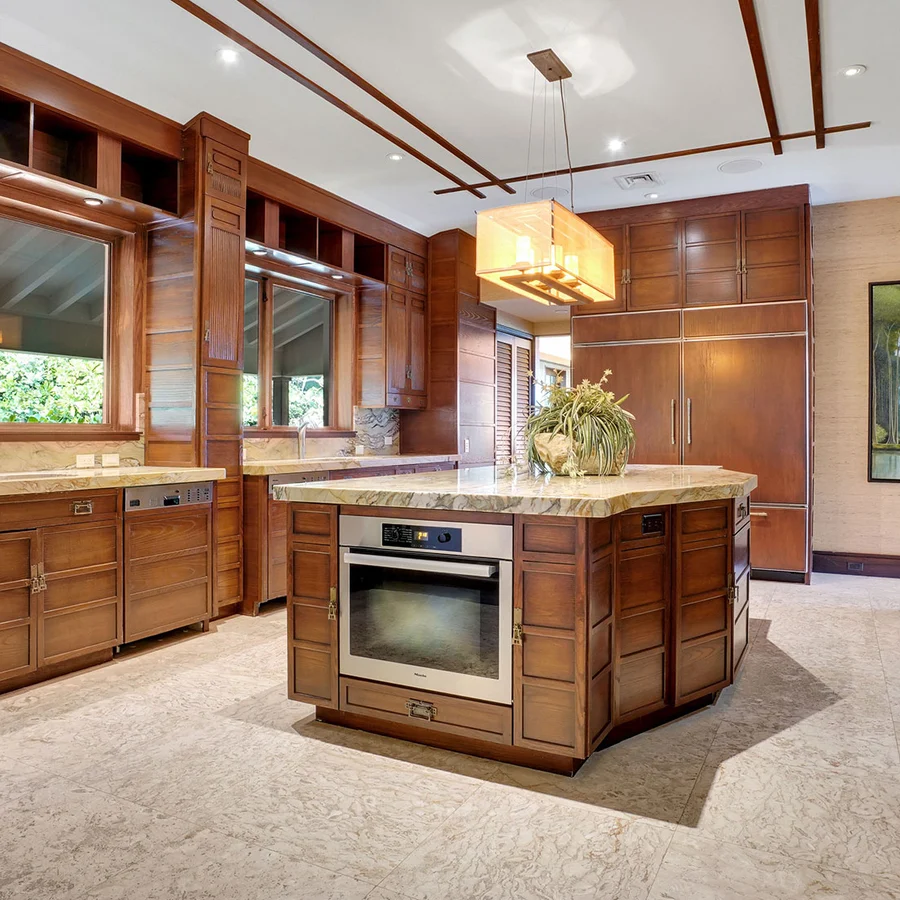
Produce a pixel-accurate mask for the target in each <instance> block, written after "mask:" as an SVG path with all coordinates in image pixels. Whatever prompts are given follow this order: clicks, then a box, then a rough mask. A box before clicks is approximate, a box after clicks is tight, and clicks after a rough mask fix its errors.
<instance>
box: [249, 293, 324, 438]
mask: <svg viewBox="0 0 900 900" xmlns="http://www.w3.org/2000/svg"><path fill="white" fill-rule="evenodd" d="M245 284H246V288H245V293H244V425H245V426H246V427H259V428H262V429H269V428H279V427H292V428H299V427H300V426H302V425H308V426H309V427H310V428H325V427H327V426H329V425H330V424H331V381H332V376H331V373H332V342H333V337H332V332H333V326H332V306H333V303H332V300H331V298H329V297H327V296H325V295H319V294H314V293H311V292H309V291H304V290H298V289H296V288H295V287H290V286H287V285H284V284H280V283H278V282H276V281H273V280H271V279H267V278H262V279H260V280H258V281H257V280H251V279H247V281H246V283H245Z"/></svg>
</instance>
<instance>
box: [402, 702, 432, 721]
mask: <svg viewBox="0 0 900 900" xmlns="http://www.w3.org/2000/svg"><path fill="white" fill-rule="evenodd" d="M406 714H407V715H408V716H409V717H410V718H411V719H425V721H426V722H432V721H434V719H435V718H436V717H437V707H436V706H435V705H434V704H433V703H426V702H425V701H424V700H407V701H406Z"/></svg>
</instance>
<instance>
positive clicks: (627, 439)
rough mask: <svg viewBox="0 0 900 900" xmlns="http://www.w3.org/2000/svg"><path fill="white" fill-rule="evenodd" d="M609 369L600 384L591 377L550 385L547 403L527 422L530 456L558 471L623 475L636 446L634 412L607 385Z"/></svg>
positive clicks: (545, 467)
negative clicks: (626, 407)
mask: <svg viewBox="0 0 900 900" xmlns="http://www.w3.org/2000/svg"><path fill="white" fill-rule="evenodd" d="M611 374H612V370H610V369H607V370H606V371H605V372H604V373H603V377H602V378H601V379H600V381H598V382H596V383H591V382H590V381H588V380H587V379H585V380H584V381H582V382H581V384H579V385H575V386H574V387H571V388H567V387H565V386H564V385H561V384H556V385H552V386H550V387H548V388H547V392H548V402H547V405H546V406H544V407H542V408H539V409H536V410H535V412H534V414H533V415H532V416H530V417H529V418H528V421H527V422H526V423H525V436H526V441H527V448H528V459H529V461H530V462H532V463H534V465H535V466H537V468H538V469H539V470H540V471H541V472H552V473H553V474H554V475H571V476H576V475H621V474H622V472H624V471H625V465H626V463H627V462H628V458H629V457H630V456H631V454H632V451H633V450H634V443H635V435H634V427H633V426H632V424H631V423H632V422H633V421H634V416H633V415H632V414H631V413H630V412H628V410H626V409H623V408H622V403H623V402H624V401H625V400H626V399H627V398H628V395H627V394H626V395H625V396H624V397H622V398H620V399H619V400H616V398H615V394H613V393H612V391H608V390H606V389H605V388H604V387H603V385H605V384H606V382H607V380H608V378H609V376H610V375H611Z"/></svg>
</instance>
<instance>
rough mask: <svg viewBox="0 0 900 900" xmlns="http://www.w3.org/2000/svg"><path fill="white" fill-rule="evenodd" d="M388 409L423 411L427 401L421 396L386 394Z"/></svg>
mask: <svg viewBox="0 0 900 900" xmlns="http://www.w3.org/2000/svg"><path fill="white" fill-rule="evenodd" d="M387 405H388V408H390V409H425V406H426V405H427V401H426V399H425V397H423V396H422V395H421V394H388V395H387Z"/></svg>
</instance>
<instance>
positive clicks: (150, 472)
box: [0, 466, 225, 497]
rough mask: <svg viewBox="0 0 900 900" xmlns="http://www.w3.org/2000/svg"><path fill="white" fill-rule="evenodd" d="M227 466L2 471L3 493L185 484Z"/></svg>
mask: <svg viewBox="0 0 900 900" xmlns="http://www.w3.org/2000/svg"><path fill="white" fill-rule="evenodd" d="M224 477H225V470H224V469H204V468H196V467H193V468H182V469H175V468H170V467H168V466H121V467H118V468H105V469H36V470H34V471H30V472H0V497H11V496H16V495H18V494H53V493H57V492H60V491H85V490H94V489H97V488H122V487H138V486H140V485H145V484H183V483H190V482H196V481H218V480H219V479H221V478H224Z"/></svg>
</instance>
